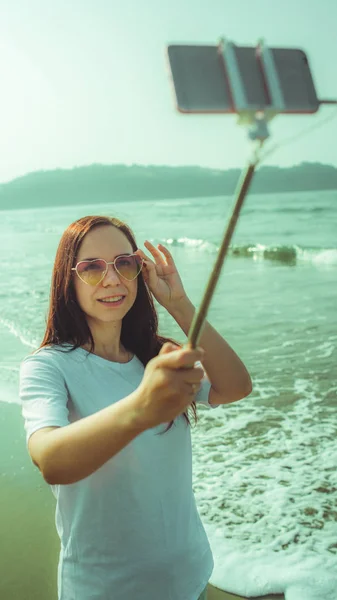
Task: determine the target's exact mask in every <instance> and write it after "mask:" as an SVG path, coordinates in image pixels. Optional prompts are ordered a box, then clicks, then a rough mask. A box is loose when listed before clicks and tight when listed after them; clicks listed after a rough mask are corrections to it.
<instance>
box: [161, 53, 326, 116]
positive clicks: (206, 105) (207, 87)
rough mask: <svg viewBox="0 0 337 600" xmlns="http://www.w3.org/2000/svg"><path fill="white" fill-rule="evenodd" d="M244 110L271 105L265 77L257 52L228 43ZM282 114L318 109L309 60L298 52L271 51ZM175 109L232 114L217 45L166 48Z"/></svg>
mask: <svg viewBox="0 0 337 600" xmlns="http://www.w3.org/2000/svg"><path fill="white" fill-rule="evenodd" d="M232 47H233V51H234V55H235V60H236V65H237V71H238V73H239V78H240V80H241V83H242V86H243V89H244V92H245V100H246V103H247V106H248V110H256V111H257V110H263V109H266V108H268V107H271V106H272V101H271V94H270V89H269V85H268V77H267V74H266V70H265V68H264V65H263V61H262V60H261V56H260V54H259V51H258V48H256V47H249V46H236V45H234V44H232ZM269 52H270V55H271V56H272V59H273V63H274V67H275V72H276V74H277V78H278V84H279V87H280V89H281V92H282V96H283V107H282V110H280V111H279V112H281V113H284V114H312V113H315V112H316V111H317V110H318V109H319V106H320V102H319V100H318V98H317V94H316V90H315V85H314V82H313V78H312V75H311V71H310V66H309V61H308V58H307V56H306V54H305V52H303V50H301V49H298V48H270V49H269ZM167 54H168V62H169V69H170V73H171V77H172V83H173V87H174V92H175V97H176V104H177V108H178V110H179V111H180V112H183V113H213V114H217V113H219V114H222V113H225V114H226V113H227V114H228V113H237V112H239V110H238V108H237V105H236V104H235V100H234V97H233V96H234V94H233V84H232V83H231V81H233V80H232V79H231V77H230V75H229V72H228V68H227V67H226V62H225V60H224V57H223V54H222V51H221V48H220V46H208V45H207V46H206V45H205V46H203V45H186V44H185V45H184V44H183V45H169V46H168V48H167Z"/></svg>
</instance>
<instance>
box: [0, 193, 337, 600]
mask: <svg viewBox="0 0 337 600" xmlns="http://www.w3.org/2000/svg"><path fill="white" fill-rule="evenodd" d="M230 200H231V199H230V198H218V199H217V198H212V199H200V198H199V199H183V200H175V201H167V202H166V201H158V202H149V201H144V202H131V201H130V202H126V203H123V204H120V205H118V206H117V205H114V206H97V205H94V204H93V205H92V206H89V207H88V206H86V207H68V208H64V209H62V210H60V209H59V208H50V209H48V210H43V209H41V210H40V209H32V210H22V211H2V213H1V216H2V220H1V222H0V236H1V239H3V240H4V241H5V246H6V260H5V261H4V262H2V263H1V265H0V274H1V281H2V288H1V293H0V381H1V393H0V432H1V435H0V450H1V453H0V463H1V495H0V527H1V529H0V531H1V533H2V542H3V549H4V550H3V552H2V561H1V563H0V598H1V600H2V598H4V600H47V599H48V600H56V577H57V562H58V553H59V541H58V538H57V534H56V530H55V524H54V509H55V500H54V497H53V495H52V493H51V490H50V489H49V487H48V485H47V484H46V483H45V482H44V481H43V479H42V477H41V475H40V474H39V472H38V470H37V468H36V467H35V466H34V465H33V464H32V462H31V460H30V458H29V456H28V452H27V449H26V446H25V436H24V428H23V421H22V418H21V414H20V406H19V404H18V374H19V365H20V362H21V361H22V359H23V358H24V356H26V355H27V354H29V353H30V352H31V351H32V350H33V349H34V348H36V347H38V345H39V343H40V341H41V339H42V337H43V332H44V327H45V318H46V312H47V308H48V299H49V286H50V276H51V269H52V264H53V258H54V254H55V250H56V246H57V243H58V240H59V238H60V236H61V234H62V232H63V230H64V228H65V227H66V226H67V225H68V224H69V223H70V222H72V221H73V220H74V219H75V218H78V217H80V216H83V215H85V214H115V215H116V216H118V217H119V218H122V219H125V220H126V221H127V222H129V223H130V224H131V226H132V228H133V229H134V231H135V232H136V234H137V237H138V239H139V243H140V244H139V245H140V247H142V244H143V241H144V240H145V239H149V240H150V241H151V242H152V243H154V244H157V243H159V242H160V243H163V244H164V245H166V246H167V247H168V248H169V249H170V251H171V252H172V255H173V257H174V259H175V261H176V263H177V265H178V268H179V271H180V273H181V275H182V279H183V281H184V282H185V285H186V291H187V293H188V295H189V296H190V298H191V300H192V301H193V302H194V303H195V304H196V305H198V302H199V301H200V297H201V293H202V291H203V289H204V284H205V282H206V279H207V276H208V274H209V272H210V268H211V265H212V264H213V261H214V259H215V255H216V251H217V248H218V244H219V240H220V236H221V234H222V232H223V223H222V222H220V220H219V215H220V216H221V219H223V221H225V215H226V211H227V210H228V206H229V203H230ZM205 205H207V219H205ZM335 207H336V193H335V192H317V193H298V194H275V195H270V196H262V195H261V196H259V195H256V196H254V195H253V196H251V197H250V198H249V199H248V202H247V206H246V208H245V210H244V213H243V216H242V218H241V221H240V225H239V227H238V231H237V234H236V238H235V240H234V245H233V248H232V250H231V253H230V255H229V257H228V259H227V263H226V264H225V267H224V272H223V275H222V277H221V280H220V281H219V285H218V288H217V290H216V293H215V296H214V298H213V301H212V306H211V308H210V313H209V320H210V322H211V323H212V325H213V326H214V327H215V328H217V329H218V331H219V332H220V334H221V335H223V336H224V338H225V339H226V340H227V341H228V342H229V343H230V345H232V347H233V348H234V350H235V351H236V352H237V353H238V355H239V356H240V358H242V360H243V361H244V363H245V364H246V366H247V368H248V370H249V372H250V373H251V376H252V380H253V392H252V394H251V395H250V396H249V397H248V398H246V399H244V400H242V401H240V402H236V403H234V404H232V405H230V406H223V407H219V408H217V409H216V410H209V409H207V408H204V407H200V410H198V412H199V420H198V424H197V427H196V428H192V445H193V490H194V493H195V497H196V502H197V506H198V510H199V513H200V516H201V518H202V521H203V523H204V526H205V529H206V532H207V535H208V538H209V540H210V544H211V547H212V551H213V555H214V563H215V567H214V571H213V573H212V576H211V580H210V586H209V598H208V600H233V598H234V599H240V600H241V599H242V598H243V599H246V598H250V597H252V598H265V599H267V598H269V597H271V598H274V599H276V598H278V600H281V599H282V598H283V596H282V594H283V595H284V598H285V599H286V600H288V598H290V600H293V598H295V600H336V598H335V592H334V590H336V588H337V576H336V573H337V554H336V553H337V540H336V521H337V515H336V501H337V500H336V498H337V496H336V494H337V492H336V490H337V481H336V461H337V457H336V434H337V422H336V391H337V381H336V369H335V365H336V356H337V335H336V302H337V297H336V266H337V248H336V236H335V232H336V227H337V215H336V208H335ZM150 214H151V220H150V219H149V215H150ZM186 224H188V227H187V226H186ZM22 255H24V256H25V268H24V269H23V268H22V261H21V256H22ZM13 291H15V296H14V295H13ZM159 322H160V332H161V333H162V334H163V335H167V336H169V337H173V338H174V339H176V340H178V341H181V342H184V336H182V334H181V331H180V330H179V328H178V326H177V324H176V323H175V322H174V321H173V320H172V318H171V317H170V316H169V315H167V313H165V312H164V311H162V310H161V309H160V307H159ZM221 590H222V591H221ZM224 590H227V592H225V591H224ZM268 594H269V596H268ZM273 594H274V595H273ZM277 594H278V596H277ZM135 600H136V599H135ZM177 600H179V599H177ZM191 600H194V599H191Z"/></svg>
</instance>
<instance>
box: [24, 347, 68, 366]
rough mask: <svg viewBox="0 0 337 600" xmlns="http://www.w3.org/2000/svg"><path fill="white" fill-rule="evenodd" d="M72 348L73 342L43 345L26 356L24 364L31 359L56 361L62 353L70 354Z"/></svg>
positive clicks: (34, 360) (35, 360)
mask: <svg viewBox="0 0 337 600" xmlns="http://www.w3.org/2000/svg"><path fill="white" fill-rule="evenodd" d="M72 348H73V346H72V344H50V345H48V346H41V347H40V348H37V349H36V350H33V351H32V352H31V353H30V354H28V355H27V356H25V358H24V359H23V361H22V364H23V363H26V362H31V361H33V362H41V361H44V360H48V361H52V362H53V361H54V362H55V361H57V359H58V357H60V356H61V355H62V354H65V353H67V354H69V351H70V350H71V349H72Z"/></svg>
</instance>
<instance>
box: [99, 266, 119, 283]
mask: <svg viewBox="0 0 337 600" xmlns="http://www.w3.org/2000/svg"><path fill="white" fill-rule="evenodd" d="M120 282H121V278H120V276H119V275H118V273H117V271H116V269H115V267H114V265H108V270H107V272H106V274H105V275H104V277H103V280H102V283H103V284H106V285H107V284H109V283H114V284H117V283H120Z"/></svg>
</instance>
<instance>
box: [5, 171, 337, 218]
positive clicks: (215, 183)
mask: <svg viewBox="0 0 337 600" xmlns="http://www.w3.org/2000/svg"><path fill="white" fill-rule="evenodd" d="M239 175H240V170H239V169H228V170H226V171H221V170H216V169H207V168H202V167H184V166H183V167H169V166H142V165H132V166H126V165H100V164H93V165H90V166H84V167H76V168H74V169H57V170H54V171H36V172H33V173H29V174H27V175H24V176H23V177H18V178H17V179H14V180H13V181H10V182H8V183H3V184H0V209H3V210H8V209H12V208H13V209H15V208H33V207H47V206H65V205H71V204H92V203H93V202H97V203H99V202H102V203H103V202H104V203H105V202H116V201H123V200H137V199H139V200H141V199H152V198H153V199H161V198H187V197H203V196H205V197H207V196H221V195H229V194H232V193H233V191H234V189H235V185H236V183H237V180H238V178H239ZM328 189H337V168H336V167H333V166H332V165H324V164H321V163H301V164H300V165H296V166H294V167H290V168H280V167H269V166H265V167H261V168H260V169H259V170H258V171H257V173H256V176H255V178H254V182H253V184H252V188H251V192H253V193H254V192H255V193H265V192H291V191H308V190H328Z"/></svg>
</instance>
